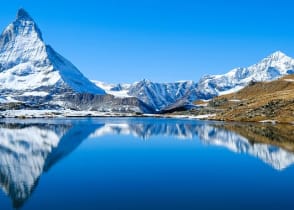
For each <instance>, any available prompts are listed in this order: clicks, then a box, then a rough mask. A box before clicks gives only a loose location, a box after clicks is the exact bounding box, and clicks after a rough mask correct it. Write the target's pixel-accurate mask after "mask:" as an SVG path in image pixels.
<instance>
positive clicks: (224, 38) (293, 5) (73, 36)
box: [0, 0, 294, 83]
mask: <svg viewBox="0 0 294 210" xmlns="http://www.w3.org/2000/svg"><path fill="white" fill-rule="evenodd" d="M0 3H1V7H0V28H1V29H4V27H6V25H7V24H8V23H10V22H11V21H12V20H13V19H14V18H15V14H16V12H17V10H18V8H20V7H23V8H25V9H26V10H27V11H28V12H29V13H30V14H31V16H32V17H33V18H34V19H35V21H36V22H37V23H38V25H39V27H40V28H41V30H42V32H43V37H44V39H45V41H46V43H47V44H50V45H52V46H53V48H54V49H55V50H57V51H58V52H59V53H60V54H62V55H63V56H65V57H66V58H68V59H69V60H70V61H72V62H73V63H74V64H75V65H76V66H77V67H78V68H79V69H80V70H81V72H83V73H84V74H85V75H86V76H87V77H89V78H91V79H96V80H102V81H106V82H114V83H119V82H133V81H137V80H140V79H142V78H146V79H151V80H154V81H157V82H171V81H177V80H195V81H197V80H198V79H199V78H200V77H201V76H202V75H204V74H219V73H225V72H227V71H228V70H230V69H232V68H235V67H239V66H248V65H250V64H253V63H256V62H257V61H259V60H260V59H262V58H263V57H265V56H267V55H268V54H270V53H272V52H274V51H276V50H281V51H283V52H285V53H286V54H288V55H290V56H294V18H293V17H294V12H293V11H294V2H293V1H290V0H279V1H278V0H275V1H274V0H267V1H265V0H244V1H243V0H239V1H236V0H235V1H233V0H231V1H230V0H227V1H225V0H223V1H221V0H218V1H217V0H203V1H195V0H194V1H193V0H174V1H173V0H125V1H123V0H121V1H118V0H117V1H115V0H104V1H99V0H82V1H62V0H50V1H49V0H48V1H36V0H9V1H7V0H6V1H3V0H0Z"/></svg>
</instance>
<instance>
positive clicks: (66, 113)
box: [0, 110, 294, 125]
mask: <svg viewBox="0 0 294 210" xmlns="http://www.w3.org/2000/svg"><path fill="white" fill-rule="evenodd" d="M0 117H1V118H2V119H12V118H17V119H35V118H40V119H42V118H44V119H45V118H50V119H51V118H86V117H88V118H91V117H93V118H94V117H97V118H100V117H101V118H102V117H109V118H115V117H135V118H136V117H138V118H139V117H146V118H148V117H150V118H152V117H153V118H173V119H191V120H209V121H218V122H235V123H259V124H272V125H275V124H287V125H294V122H279V121H276V120H271V119H268V120H263V121H249V120H248V121H238V120H221V119H217V118H215V117H216V114H206V115H180V114H138V113H121V112H98V111H73V110H6V111H2V112H1V114H0Z"/></svg>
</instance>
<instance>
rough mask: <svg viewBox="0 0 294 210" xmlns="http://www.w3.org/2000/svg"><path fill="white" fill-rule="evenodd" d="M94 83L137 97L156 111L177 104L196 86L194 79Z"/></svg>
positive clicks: (108, 90)
mask: <svg viewBox="0 0 294 210" xmlns="http://www.w3.org/2000/svg"><path fill="white" fill-rule="evenodd" d="M94 83H95V84H96V85H97V86H98V87H101V88H104V89H105V90H106V92H107V93H108V94H111V95H114V96H116V97H136V98H138V99H140V100H141V101H143V102H144V103H145V104H147V105H148V106H149V107H151V108H153V109H154V110H156V111H162V110H164V109H165V108H167V107H168V106H170V105H172V104H175V103H176V102H178V101H179V100H181V99H182V98H183V97H184V96H186V95H187V94H188V93H189V92H190V91H191V90H193V89H195V88H196V84H195V83H194V82H193V81H179V82H173V83H155V82H152V81H150V80H146V79H144V80H142V81H139V82H135V83H133V84H118V85H114V84H106V83H103V82H99V81H94Z"/></svg>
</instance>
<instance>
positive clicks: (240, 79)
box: [194, 51, 294, 99]
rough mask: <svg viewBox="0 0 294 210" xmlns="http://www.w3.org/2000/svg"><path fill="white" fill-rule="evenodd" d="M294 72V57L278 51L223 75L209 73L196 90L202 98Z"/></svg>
mask: <svg viewBox="0 0 294 210" xmlns="http://www.w3.org/2000/svg"><path fill="white" fill-rule="evenodd" d="M293 73H294V59H293V58H291V57H289V56H287V55H286V54H284V53H283V52H281V51H277V52H274V53H272V54H271V55H269V56H267V57H266V58H264V59H262V60H261V61H260V62H258V63H257V64H254V65H252V66H249V67H246V68H235V69H233V70H231V71H229V72H228V73H226V74H223V75H209V76H205V77H203V78H202V79H200V81H199V83H198V85H197V89H196V90H195V91H194V92H195V93H196V94H195V95H197V96H199V95H201V97H202V98H200V99H209V98H212V97H214V96H217V95H223V94H228V93H232V92H236V91H238V90H240V89H242V88H244V87H245V86H247V85H248V84H249V83H250V82H251V81H256V82H261V81H272V80H275V79H278V78H280V77H282V76H284V75H287V74H293Z"/></svg>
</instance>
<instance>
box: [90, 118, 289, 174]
mask: <svg viewBox="0 0 294 210" xmlns="http://www.w3.org/2000/svg"><path fill="white" fill-rule="evenodd" d="M103 135H133V136H136V137H140V138H143V139H148V138H150V137H152V136H173V137H176V138H178V139H192V138H194V137H196V136H198V137H199V138H200V139H201V140H202V141H203V142H204V143H205V144H209V145H215V146H221V147H226V148H228V149H229V150H231V151H233V152H236V153H246V154H249V155H252V156H254V157H257V158H259V159H261V160H262V161H264V162H265V163H267V164H269V165H271V166H272V167H273V168H275V169H277V170H283V169H285V168H287V167H289V166H290V165H291V164H293V163H294V154H293V153H291V152H288V151H286V150H284V149H282V148H279V147H276V146H272V145H267V144H257V143H256V144H254V145H252V144H250V142H249V141H248V139H246V138H245V137H243V136H241V135H238V134H236V133H234V132H231V131H228V130H225V129H223V128H217V127H215V126H214V125H213V124H208V123H193V122H189V121H184V123H183V122H178V123H163V122H159V123H154V122H153V123H152V122H149V123H148V121H144V120H142V121H140V122H133V121H132V120H130V121H123V122H117V123H113V122H112V123H107V124H105V125H104V126H102V127H101V128H99V129H97V130H96V131H95V132H94V133H92V135H91V137H98V136H103Z"/></svg>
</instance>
